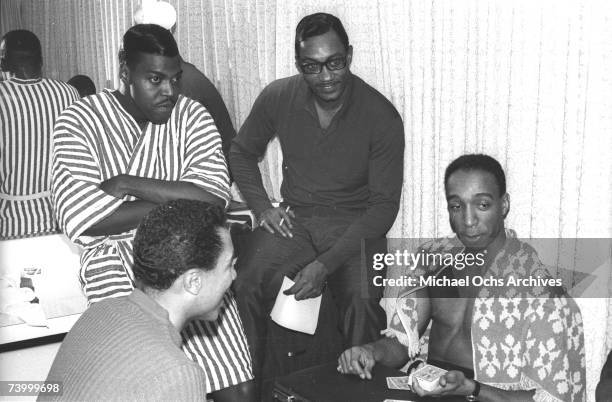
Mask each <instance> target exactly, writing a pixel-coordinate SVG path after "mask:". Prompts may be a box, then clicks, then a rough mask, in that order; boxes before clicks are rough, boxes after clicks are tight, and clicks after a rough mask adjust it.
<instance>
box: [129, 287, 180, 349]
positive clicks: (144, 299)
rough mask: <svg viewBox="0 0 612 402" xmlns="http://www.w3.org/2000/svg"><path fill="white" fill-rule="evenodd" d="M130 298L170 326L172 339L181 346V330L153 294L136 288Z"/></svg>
mask: <svg viewBox="0 0 612 402" xmlns="http://www.w3.org/2000/svg"><path fill="white" fill-rule="evenodd" d="M128 299H129V300H130V301H131V302H132V303H134V304H136V305H137V306H138V307H140V308H141V309H142V310H143V311H144V312H145V313H147V314H149V315H150V316H152V317H153V318H155V319H156V320H158V321H159V322H160V323H162V324H164V325H165V326H167V327H169V328H170V336H171V337H172V341H173V342H174V343H175V344H176V345H177V346H181V342H182V341H181V335H180V334H179V331H178V330H177V329H176V327H174V325H172V323H171V322H170V315H169V314H168V311H167V310H166V309H165V308H163V307H162V306H160V305H159V304H158V303H157V302H156V301H155V300H153V299H152V298H151V296H149V295H147V294H146V293H144V292H143V291H142V290H140V289H138V288H135V289H134V290H133V291H132V293H130V295H129V296H128Z"/></svg>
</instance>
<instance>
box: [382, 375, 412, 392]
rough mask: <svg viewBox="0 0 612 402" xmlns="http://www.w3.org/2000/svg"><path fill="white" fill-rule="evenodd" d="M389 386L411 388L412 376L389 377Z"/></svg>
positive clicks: (390, 387) (392, 387) (391, 387)
mask: <svg viewBox="0 0 612 402" xmlns="http://www.w3.org/2000/svg"><path fill="white" fill-rule="evenodd" d="M387 388H389V389H403V390H410V378H409V377H408V376H403V377H387Z"/></svg>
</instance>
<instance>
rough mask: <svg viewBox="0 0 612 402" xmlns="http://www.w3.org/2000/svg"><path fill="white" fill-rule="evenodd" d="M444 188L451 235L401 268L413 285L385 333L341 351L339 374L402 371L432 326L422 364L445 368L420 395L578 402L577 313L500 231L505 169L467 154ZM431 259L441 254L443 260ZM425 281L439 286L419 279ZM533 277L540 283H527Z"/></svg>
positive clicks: (581, 370) (530, 255) (526, 248)
mask: <svg viewBox="0 0 612 402" xmlns="http://www.w3.org/2000/svg"><path fill="white" fill-rule="evenodd" d="M444 188H445V191H446V200H447V203H448V213H449V219H450V224H451V228H452V230H453V232H454V233H455V234H456V236H455V237H452V238H444V239H436V240H433V241H431V242H428V243H426V244H425V245H423V246H422V247H421V248H420V249H419V252H418V253H414V254H420V255H426V256H427V259H426V261H433V263H432V262H427V263H422V264H417V265H416V266H411V267H410V268H408V269H406V276H410V277H411V278H414V279H415V280H414V283H415V285H409V286H407V287H406V288H405V289H404V290H403V291H402V292H401V293H400V296H399V298H398V299H397V300H396V303H395V307H393V308H391V309H390V310H391V313H392V316H391V319H390V320H389V327H388V328H387V329H386V330H385V331H384V332H385V333H386V335H387V337H386V338H382V339H379V340H377V341H375V342H372V343H368V344H366V345H363V346H356V347H353V348H350V349H348V350H346V351H345V352H344V353H343V354H342V355H341V356H340V358H339V370H340V371H341V372H342V373H345V374H355V375H359V376H361V377H362V378H371V369H372V367H373V366H374V364H376V363H380V364H384V365H387V366H394V367H402V366H403V365H405V364H406V363H407V362H408V361H409V359H410V358H413V357H414V356H415V355H416V354H417V353H418V351H419V350H418V347H419V337H420V336H421V335H422V334H423V333H424V331H425V329H426V328H427V326H428V324H429V322H430V321H431V332H430V336H429V349H428V362H429V363H430V364H433V365H435V366H438V367H441V368H443V369H445V370H448V372H447V373H445V374H444V375H442V376H441V377H440V379H439V381H438V382H437V384H435V383H434V384H433V385H434V386H435V388H434V389H432V390H431V391H426V390H425V389H423V388H422V387H421V386H420V384H419V383H418V382H417V381H413V382H412V387H413V390H414V391H415V392H417V393H418V394H419V395H434V396H442V395H449V396H450V395H455V396H461V397H463V396H465V397H466V398H467V400H471V401H474V400H479V401H509V400H511V401H523V400H535V401H566V402H567V401H583V400H584V399H585V358H584V338H583V329H582V318H581V316H580V312H579V310H578V307H577V306H576V305H575V303H574V301H573V300H572V299H571V298H570V297H569V296H568V295H567V294H566V293H565V291H564V290H563V289H562V288H560V287H559V286H558V284H559V283H558V282H556V281H554V280H553V279H552V278H550V275H549V274H548V272H547V270H546V268H545V266H544V265H543V264H542V263H541V262H540V260H539V258H538V255H537V253H536V251H535V250H534V249H533V248H532V247H531V246H530V245H529V244H527V243H525V242H522V241H520V240H518V239H517V238H516V237H515V233H514V232H513V231H510V230H508V231H506V229H505V227H504V220H505V218H506V216H507V214H508V212H509V210H510V197H509V195H508V194H507V193H506V178H505V174H504V172H503V170H502V167H501V165H500V164H499V162H497V161H496V160H495V159H493V158H491V157H490V156H487V155H463V156H461V157H459V158H458V159H456V160H455V161H453V162H452V163H451V164H450V165H449V166H448V168H447V169H446V174H445V177H444ZM436 256H445V257H444V262H442V261H441V259H440V258H436ZM447 256H451V259H450V262H447V261H449V260H448V258H447ZM468 256H472V257H473V258H469V257H468ZM430 257H433V258H430ZM459 257H461V258H459ZM436 260H437V261H438V262H436ZM468 260H471V261H472V262H473V263H471V264H470V265H467V261H468ZM453 261H454V262H453ZM459 262H461V265H460V264H459ZM464 262H465V263H466V264H465V265H464ZM427 278H433V279H437V280H438V281H440V280H442V281H443V282H442V283H443V284H442V285H430V284H428V282H424V283H423V282H422V281H420V279H427ZM536 278H537V279H539V281H537V280H536ZM531 279H533V280H536V282H537V283H544V282H545V283H546V284H545V285H537V286H536V285H533V286H526V285H524V283H525V282H526V281H527V282H528V283H531V282H532V281H531ZM451 280H456V281H457V282H454V283H455V284H453V282H452V281H451ZM460 280H463V281H464V282H463V283H464V284H463V285H462V284H460V283H461V282H459V281H460ZM444 281H447V282H446V283H450V284H448V285H444ZM448 281H451V282H448ZM485 281H486V282H485ZM482 282H484V283H482ZM429 283H433V281H430V282H429ZM516 283H521V284H522V285H517V284H516ZM553 283H554V286H553ZM466 284H468V285H466Z"/></svg>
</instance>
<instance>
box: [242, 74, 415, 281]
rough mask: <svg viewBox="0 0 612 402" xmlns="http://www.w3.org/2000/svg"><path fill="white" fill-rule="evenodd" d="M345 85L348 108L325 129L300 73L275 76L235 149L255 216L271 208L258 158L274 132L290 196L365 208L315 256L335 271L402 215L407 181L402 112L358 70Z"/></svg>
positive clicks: (296, 202)
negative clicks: (330, 243)
mask: <svg viewBox="0 0 612 402" xmlns="http://www.w3.org/2000/svg"><path fill="white" fill-rule="evenodd" d="M346 91H348V93H347V97H346V100H345V102H344V104H343V106H342V108H341V109H340V110H339V111H338V113H337V114H336V116H334V118H333V120H332V122H331V124H330V126H329V127H328V128H327V129H326V130H323V129H321V126H320V124H319V119H318V117H317V112H316V110H315V107H314V99H313V94H312V92H311V91H310V89H309V88H308V86H307V85H306V83H305V82H304V79H303V78H302V76H300V75H296V76H293V77H289V78H284V79H280V80H277V81H274V82H273V83H271V84H270V85H268V86H267V87H266V88H265V89H264V90H263V91H262V93H261V94H260V95H259V97H258V98H257V100H256V101H255V104H254V105H253V109H252V110H251V113H250V114H249V116H248V118H247V119H246V121H245V122H244V124H243V125H242V127H241V128H240V131H239V133H238V136H237V137H236V138H235V139H234V141H233V143H232V148H231V151H230V167H231V169H232V173H233V175H234V180H236V183H237V184H238V187H239V188H240V191H241V193H242V195H243V196H244V198H245V199H246V201H247V203H248V205H249V207H250V208H251V209H253V210H254V211H255V213H256V214H257V215H259V214H261V213H262V212H263V211H264V210H266V209H268V208H270V207H272V204H271V203H270V201H269V199H268V195H267V194H266V192H265V190H264V187H263V184H262V178H261V173H260V171H259V168H258V165H257V162H258V159H259V158H260V157H261V156H262V155H263V154H264V152H265V151H266V147H267V145H268V142H269V141H270V140H271V139H272V138H273V137H274V136H278V138H279V140H280V144H281V149H282V152H283V184H282V187H281V194H282V196H283V202H284V203H286V204H288V205H291V206H296V207H315V206H319V207H333V208H340V209H343V208H345V209H349V210H350V209H352V210H364V211H365V212H364V213H363V215H362V216H361V217H359V218H357V219H356V220H355V221H354V222H353V224H352V225H351V226H350V227H349V228H348V229H347V230H346V232H345V233H344V234H343V235H342V236H341V237H340V238H339V239H338V240H337V241H336V244H335V245H334V246H333V247H332V248H331V249H329V250H327V251H325V252H324V253H322V254H321V255H319V256H317V260H319V261H320V262H321V263H323V264H324V265H325V266H326V267H327V269H328V270H330V271H333V270H335V269H336V268H337V267H338V266H339V265H341V264H342V263H344V262H345V261H346V260H347V259H348V258H349V257H351V256H352V255H354V254H356V253H358V252H359V249H360V246H361V239H364V238H366V239H367V238H379V237H382V236H384V235H385V233H386V232H387V231H388V230H389V228H390V227H391V225H392V224H393V222H394V220H395V217H396V215H397V211H398V208H399V202H400V196H401V189H402V180H403V161H404V127H403V123H402V119H401V117H400V115H399V113H398V112H397V110H395V108H394V107H393V105H392V104H391V102H389V100H387V99H386V98H385V97H384V96H383V95H382V94H380V93H379V92H378V91H377V90H376V89H374V88H372V87H371V86H370V85H368V84H367V83H365V82H364V81H363V80H362V79H361V78H359V77H357V76H356V75H352V76H351V79H350V82H349V85H348V86H347V88H346Z"/></svg>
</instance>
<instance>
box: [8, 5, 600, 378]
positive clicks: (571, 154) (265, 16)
mask: <svg viewBox="0 0 612 402" xmlns="http://www.w3.org/2000/svg"><path fill="white" fill-rule="evenodd" d="M168 1H169V2H170V3H171V4H172V5H174V6H175V8H176V10H177V13H178V22H177V26H176V30H175V37H176V38H177V42H178V44H179V48H180V50H181V53H182V55H183V57H184V58H185V59H186V60H188V61H190V62H192V63H193V64H195V65H196V66H198V67H199V68H200V69H201V70H202V71H203V72H204V73H205V74H206V75H207V76H208V77H209V78H210V79H211V80H212V81H213V82H214V83H215V85H216V86H217V88H218V89H219V91H220V92H221V94H222V96H223V98H224V99H225V101H226V103H227V106H228V109H229V111H230V115H231V116H232V118H233V120H234V123H235V125H236V127H237V128H239V127H240V125H241V124H242V122H243V121H244V120H245V118H246V117H247V116H248V113H249V111H250V108H251V105H252V104H253V102H254V100H255V98H256V97H257V95H258V94H259V93H260V91H261V89H262V88H263V87H264V86H265V85H266V84H268V83H270V82H271V81H273V80H275V79H277V78H281V77H285V76H287V75H290V74H295V73H296V70H295V67H294V44H293V41H294V35H295V32H294V30H295V26H296V25H297V22H298V21H299V19H300V18H301V17H302V16H304V15H306V14H309V13H312V12H317V11H327V12H330V13H333V14H335V15H337V16H338V17H339V18H340V19H341V20H342V21H343V22H344V24H345V27H346V30H347V32H348V34H349V38H350V40H351V43H352V45H353V47H354V58H353V64H352V71H353V72H354V73H355V74H357V75H359V76H361V77H362V78H364V79H365V80H366V81H367V82H368V83H370V84H371V85H373V86H374V87H375V88H377V89H378V90H379V91H380V92H382V93H383V94H384V95H385V96H387V97H388V98H389V99H390V100H391V101H392V102H393V104H394V105H395V106H396V108H397V109H398V111H399V112H400V114H401V115H402V117H403V120H404V125H405V133H406V152H405V159H404V163H405V171H404V177H405V178H404V189H403V195H402V204H401V208H400V212H399V214H398V217H397V220H396V222H395V224H394V226H393V228H392V229H391V231H390V233H389V236H391V237H436V236H440V235H445V234H448V233H449V232H450V228H449V225H448V218H447V213H446V210H445V209H446V201H445V198H444V192H443V184H444V183H443V175H444V169H445V167H446V166H447V165H448V163H449V162H450V161H452V160H453V159H454V158H456V157H457V156H459V155H461V154H463V153H467V152H483V153H487V154H490V155H492V156H494V157H496V158H497V159H498V160H499V161H500V162H501V164H502V166H503V167H504V169H505V171H506V172H507V176H508V191H509V193H510V197H511V211H510V214H509V216H508V218H507V226H508V227H511V228H514V229H516V231H517V233H518V235H519V236H520V237H527V238H535V237H547V238H568V239H572V238H589V237H599V238H606V239H610V238H611V237H612V236H611V235H612V179H611V174H612V135H611V133H612V95H611V94H612V80H611V79H610V77H612V40H611V39H610V38H612V23H611V22H612V21H611V20H612V4H610V3H609V2H608V1H606V0H574V1H569V0H566V1H559V0H557V1H552V0H540V1H533V0H531V1H529V0H516V1H507V0H493V1H487V0H459V1H457V0H428V1H424V0H423V1H419V0H412V1H404V0H378V1H376V0H352V1H349V0H340V1H331V0H326V1H324V0H309V1H298V0H278V1H276V0H254V1H251V0H206V1H200V0H168ZM139 5H140V1H139V0H94V1H89V0H72V1H70V0H22V1H16V0H3V1H2V2H1V3H0V7H1V8H0V12H1V14H2V18H0V24H1V26H0V30H1V31H2V32H6V31H7V30H9V29H15V28H18V27H22V28H26V29H30V30H32V31H33V32H35V33H36V34H37V35H39V37H40V38H41V41H42V43H43V48H44V51H45V54H44V60H45V74H46V75H48V76H50V77H54V78H59V79H62V80H67V79H68V78H70V77H71V76H72V75H74V74H77V73H81V74H87V75H89V76H91V77H92V78H93V79H94V82H96V84H97V86H98V88H102V87H116V86H117V83H118V82H117V80H118V62H117V51H118V49H119V46H120V41H121V36H122V34H123V32H125V30H126V29H127V28H128V27H129V26H130V25H131V24H132V15H133V12H134V10H135V9H136V8H137V7H138V6H139ZM261 169H262V172H263V175H264V182H265V185H266V188H267V189H268V191H269V193H270V195H271V196H272V197H274V198H277V199H278V198H279V197H280V194H279V189H280V178H281V155H280V152H279V148H278V143H276V142H275V143H274V144H272V146H270V147H269V149H268V153H267V155H266V158H264V160H263V161H262V162H261ZM609 254H610V253H609V252H608V260H607V261H606V262H604V264H603V265H604V268H603V269H602V270H600V271H599V273H600V274H601V277H598V282H599V284H600V285H601V284H602V283H603V285H604V289H605V290H606V291H607V292H608V294H609V292H610V287H611V284H612V278H611V277H610V270H609V264H610V255H609ZM566 257H567V256H566ZM570 257H571V256H570ZM566 260H567V259H566ZM570 260H571V258H570ZM575 260H576V259H574V265H573V266H570V267H568V268H569V269H570V270H572V269H577V268H579V267H577V265H576V261H575ZM555 261H559V257H558V258H557V260H554V258H553V262H555ZM606 263H607V267H606V266H605V264H606ZM570 265H571V264H570ZM570 279H571V278H570ZM603 302H607V301H606V300H603ZM603 302H602V303H595V304H590V305H589V306H588V307H586V308H587V309H588V310H589V314H591V313H592V316H593V317H602V316H603V317H608V318H607V327H608V330H607V333H606V331H605V329H603V330H602V331H600V332H597V333H596V334H595V332H593V333H591V334H589V336H591V335H593V334H595V335H596V336H597V338H596V339H595V340H594V341H593V342H594V343H595V344H597V345H602V348H601V350H598V351H597V352H596V353H595V352H593V353H594V354H593V356H595V355H598V356H599V355H603V351H604V346H603V345H607V347H608V349H609V348H610V347H612V319H611V313H612V303H610V302H607V303H603ZM589 303H590V301H589ZM605 304H607V305H605ZM593 342H592V343H593ZM591 358H592V359H598V357H591ZM597 364H599V363H597V362H595V363H593V366H597ZM589 375H590V376H591V378H592V379H594V378H595V377H594V375H595V374H594V372H591V373H589ZM590 389H591V390H592V386H590Z"/></svg>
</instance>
